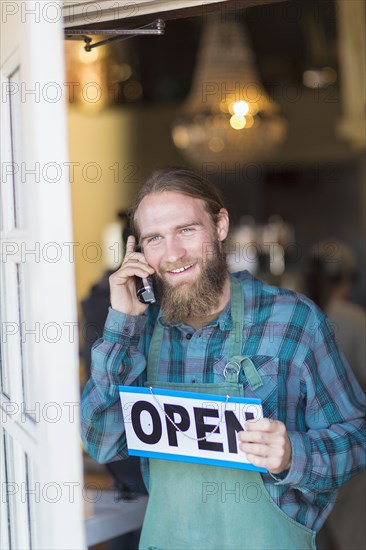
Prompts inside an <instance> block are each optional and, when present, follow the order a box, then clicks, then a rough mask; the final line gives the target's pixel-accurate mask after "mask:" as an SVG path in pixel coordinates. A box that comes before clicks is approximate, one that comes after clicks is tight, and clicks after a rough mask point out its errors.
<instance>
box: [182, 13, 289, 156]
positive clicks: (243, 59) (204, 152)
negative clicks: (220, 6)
mask: <svg viewBox="0 0 366 550" xmlns="http://www.w3.org/2000/svg"><path fill="white" fill-rule="evenodd" d="M278 113H279V109H278V106H277V104H276V103H275V102H274V100H273V99H272V98H271V97H270V96H269V95H268V94H267V92H266V91H265V89H264V88H263V85H262V84H261V82H260V78H259V76H258V74H257V71H256V68H255V60H254V53H253V51H252V49H251V48H250V46H249V40H248V37H247V34H246V32H245V29H244V27H243V24H241V23H240V24H239V23H238V22H237V21H234V20H232V21H230V20H226V21H225V22H222V21H221V22H220V21H219V20H217V19H212V20H211V21H209V22H208V23H207V24H206V26H205V27H204V29H203V34H202V39H201V44H200V49H199V52H198V57H197V64H196V68H195V73H194V77H193V83H192V87H191V90H190V93H189V95H188V97H187V99H186V101H185V103H184V105H183V107H182V110H181V116H180V117H179V118H178V119H177V120H176V121H175V123H174V126H173V131H172V136H173V140H174V143H175V145H176V147H177V148H179V149H180V150H181V152H182V154H183V155H184V156H185V157H186V158H187V159H188V160H189V161H191V162H193V163H194V164H199V165H202V163H203V162H216V163H217V162H222V163H225V164H226V165H235V164H236V163H238V162H243V163H249V162H252V161H260V160H264V159H266V158H268V157H269V156H270V154H271V153H272V152H273V150H274V149H275V148H276V146H278V145H279V144H281V143H282V142H283V140H284V138H285V135H286V126H287V125H286V122H285V120H284V119H283V118H282V117H281V116H279V114H278Z"/></svg>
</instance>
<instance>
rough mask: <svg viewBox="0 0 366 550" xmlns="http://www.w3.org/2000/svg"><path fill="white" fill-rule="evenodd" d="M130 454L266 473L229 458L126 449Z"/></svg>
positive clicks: (266, 471)
mask: <svg viewBox="0 0 366 550" xmlns="http://www.w3.org/2000/svg"><path fill="white" fill-rule="evenodd" d="M128 454H129V455H130V456H140V457H142V458H157V459H161V460H173V461H174V460H175V461H179V462H190V463H192V464H206V465H208V466H223V467H224V468H238V469H239V470H251V471H252V472H263V473H264V474H267V473H268V470H266V469H265V468H259V467H258V466H253V464H249V463H248V462H230V461H229V460H215V459H214V458H198V457H193V456H186V455H173V454H167V453H154V452H153V451H151V452H150V451H138V450H135V449H128Z"/></svg>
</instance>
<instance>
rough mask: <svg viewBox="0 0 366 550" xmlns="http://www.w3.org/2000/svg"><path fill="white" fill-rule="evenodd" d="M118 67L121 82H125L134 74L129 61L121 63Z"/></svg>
mask: <svg viewBox="0 0 366 550" xmlns="http://www.w3.org/2000/svg"><path fill="white" fill-rule="evenodd" d="M116 69H117V70H116V72H117V75H118V81H119V82H125V81H126V80H128V79H129V78H130V77H131V76H132V67H131V65H129V64H128V63H121V64H120V65H119V66H118V67H117V68H116Z"/></svg>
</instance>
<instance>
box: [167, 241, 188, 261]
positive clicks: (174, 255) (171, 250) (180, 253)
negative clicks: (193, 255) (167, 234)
mask: <svg viewBox="0 0 366 550" xmlns="http://www.w3.org/2000/svg"><path fill="white" fill-rule="evenodd" d="M185 255H186V249H185V247H184V246H183V243H182V242H181V241H180V240H179V239H177V238H176V237H172V238H171V239H167V240H166V243H165V261H167V262H169V263H173V262H177V261H178V260H180V259H181V258H184V256H185Z"/></svg>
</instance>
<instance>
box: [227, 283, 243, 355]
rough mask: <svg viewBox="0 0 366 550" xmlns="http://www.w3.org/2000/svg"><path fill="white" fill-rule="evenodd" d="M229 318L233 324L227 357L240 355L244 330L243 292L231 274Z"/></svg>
mask: <svg viewBox="0 0 366 550" xmlns="http://www.w3.org/2000/svg"><path fill="white" fill-rule="evenodd" d="M230 279H231V280H230V294H231V319H232V322H233V326H232V328H231V331H230V340H229V359H231V357H234V356H235V355H241V353H242V349H243V330H244V294H243V288H242V286H241V282H240V281H239V279H237V278H236V277H234V276H233V275H232V276H231V277H230Z"/></svg>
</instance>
